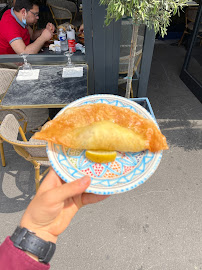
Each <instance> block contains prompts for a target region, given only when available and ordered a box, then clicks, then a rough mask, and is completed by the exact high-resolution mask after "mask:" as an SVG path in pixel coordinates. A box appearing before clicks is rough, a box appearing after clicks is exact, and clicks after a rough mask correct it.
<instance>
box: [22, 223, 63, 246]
mask: <svg viewBox="0 0 202 270" xmlns="http://www.w3.org/2000/svg"><path fill="white" fill-rule="evenodd" d="M20 227H21V228H26V229H27V230H29V231H31V232H33V233H34V234H35V235H36V236H38V237H39V238H41V239H43V240H44V241H49V242H52V243H56V242H57V238H58V237H57V236H56V235H53V234H51V233H49V232H48V231H47V230H43V229H39V228H36V227H35V226H34V225H32V224H26V223H22V222H21V224H20Z"/></svg>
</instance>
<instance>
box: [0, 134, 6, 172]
mask: <svg viewBox="0 0 202 270" xmlns="http://www.w3.org/2000/svg"><path fill="white" fill-rule="evenodd" d="M0 152H1V163H2V166H3V167H5V166H6V161H5V155H4V147H3V139H2V138H0Z"/></svg>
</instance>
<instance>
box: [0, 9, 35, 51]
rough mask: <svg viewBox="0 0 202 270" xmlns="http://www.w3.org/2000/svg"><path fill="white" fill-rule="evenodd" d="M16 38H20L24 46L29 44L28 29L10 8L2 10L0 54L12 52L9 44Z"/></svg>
mask: <svg viewBox="0 0 202 270" xmlns="http://www.w3.org/2000/svg"><path fill="white" fill-rule="evenodd" d="M16 39H22V40H23V41H24V43H25V45H26V46H27V45H29V44H30V35H29V31H28V29H27V27H26V25H25V24H24V23H22V22H21V21H20V20H19V19H18V18H17V17H16V15H15V14H14V12H13V8H12V9H9V10H6V11H5V12H4V14H3V16H2V18H1V21H0V54H14V53H15V51H14V50H13V49H12V47H11V45H10V44H11V43H12V42H13V41H14V40H16Z"/></svg>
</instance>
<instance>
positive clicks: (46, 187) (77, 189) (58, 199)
mask: <svg viewBox="0 0 202 270" xmlns="http://www.w3.org/2000/svg"><path fill="white" fill-rule="evenodd" d="M90 182H91V180H90V177H88V176H85V177H82V178H80V179H78V180H76V181H73V182H71V183H65V182H63V181H62V180H61V179H60V177H59V176H58V175H57V174H56V173H55V171H54V170H53V169H51V170H50V172H49V173H48V175H47V176H46V177H45V179H44V181H43V182H42V184H41V185H40V187H39V190H38V192H37V193H36V195H35V197H34V198H33V200H32V201H31V203H30V204H29V205H28V207H27V209H26V211H25V213H24V215H23V217H22V220H21V223H20V226H21V227H25V228H27V229H28V230H31V231H33V232H35V233H36V235H37V236H39V237H40V238H42V239H44V240H46V241H50V242H54V243H55V242H56V241H57V237H58V235H59V234H61V233H62V232H63V231H64V230H65V229H66V227H67V226H68V225H69V223H70V221H71V219H72V218H73V217H74V215H75V214H76V212H77V211H78V210H79V209H80V208H81V207H82V206H84V205H87V204H91V203H96V202H99V201H102V200H104V199H105V198H107V197H109V196H107V195H106V196H105V195H96V194H91V193H84V192H85V190H86V189H87V187H88V186H89V185H90Z"/></svg>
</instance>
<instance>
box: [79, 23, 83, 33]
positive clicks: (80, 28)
mask: <svg viewBox="0 0 202 270" xmlns="http://www.w3.org/2000/svg"><path fill="white" fill-rule="evenodd" d="M83 31H84V24H83V23H82V25H81V26H80V27H79V32H80V33H83Z"/></svg>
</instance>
